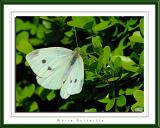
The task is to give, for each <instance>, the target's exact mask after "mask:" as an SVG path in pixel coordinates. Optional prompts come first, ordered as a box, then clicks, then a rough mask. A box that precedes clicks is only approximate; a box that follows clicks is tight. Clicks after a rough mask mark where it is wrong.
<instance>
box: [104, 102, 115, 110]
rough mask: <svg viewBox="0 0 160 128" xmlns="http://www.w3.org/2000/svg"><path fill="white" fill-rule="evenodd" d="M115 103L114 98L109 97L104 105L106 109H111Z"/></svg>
mask: <svg viewBox="0 0 160 128" xmlns="http://www.w3.org/2000/svg"><path fill="white" fill-rule="evenodd" d="M114 103H115V99H110V100H109V101H108V103H107V105H106V107H105V110H106V111H109V110H111V109H112V107H113V106H114Z"/></svg>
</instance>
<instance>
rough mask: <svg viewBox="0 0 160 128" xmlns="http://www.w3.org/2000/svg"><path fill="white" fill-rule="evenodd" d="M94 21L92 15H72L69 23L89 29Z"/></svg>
mask: <svg viewBox="0 0 160 128" xmlns="http://www.w3.org/2000/svg"><path fill="white" fill-rule="evenodd" d="M93 22H94V18H93V17H92V16H72V20H71V21H68V22H67V24H68V25H69V26H73V27H77V28H82V29H87V28H91V27H92V25H93Z"/></svg>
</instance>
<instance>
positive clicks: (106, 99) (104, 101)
mask: <svg viewBox="0 0 160 128" xmlns="http://www.w3.org/2000/svg"><path fill="white" fill-rule="evenodd" d="M109 101H110V99H109V96H108V95H107V96H105V97H104V98H103V99H100V100H98V102H100V103H108V102H109Z"/></svg>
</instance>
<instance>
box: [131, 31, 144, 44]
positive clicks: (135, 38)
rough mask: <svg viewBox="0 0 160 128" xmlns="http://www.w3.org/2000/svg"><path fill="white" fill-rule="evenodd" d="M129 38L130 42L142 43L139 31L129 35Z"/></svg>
mask: <svg viewBox="0 0 160 128" xmlns="http://www.w3.org/2000/svg"><path fill="white" fill-rule="evenodd" d="M129 40H130V41H131V42H137V43H144V40H143V38H142V36H141V33H140V31H136V32H134V33H133V35H132V36H131V37H129Z"/></svg>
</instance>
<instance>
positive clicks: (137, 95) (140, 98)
mask: <svg viewBox="0 0 160 128" xmlns="http://www.w3.org/2000/svg"><path fill="white" fill-rule="evenodd" d="M133 96H134V98H135V99H136V100H137V101H139V102H142V103H143V99H144V98H143V97H144V92H143V91H142V90H136V91H134V93H133Z"/></svg>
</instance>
